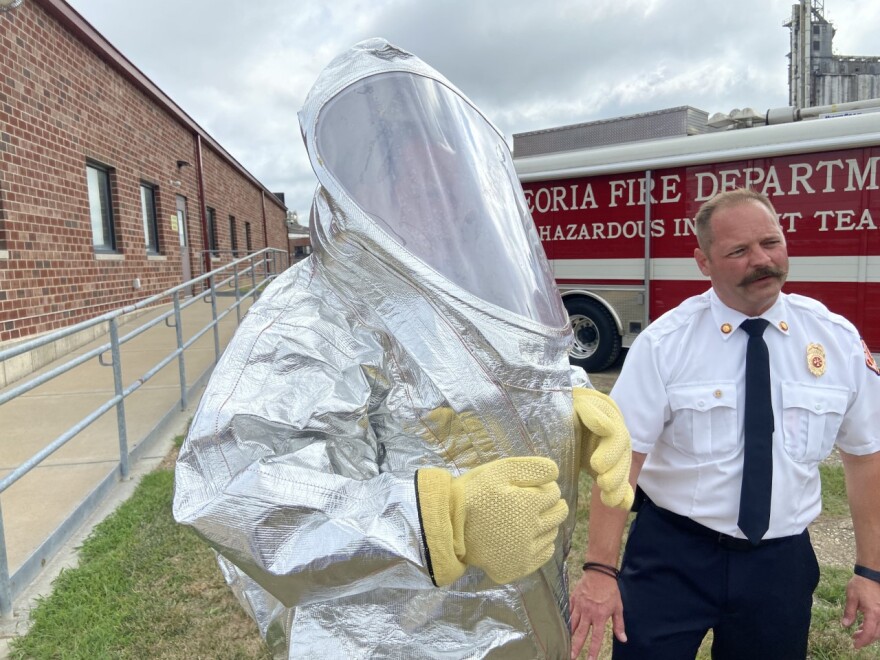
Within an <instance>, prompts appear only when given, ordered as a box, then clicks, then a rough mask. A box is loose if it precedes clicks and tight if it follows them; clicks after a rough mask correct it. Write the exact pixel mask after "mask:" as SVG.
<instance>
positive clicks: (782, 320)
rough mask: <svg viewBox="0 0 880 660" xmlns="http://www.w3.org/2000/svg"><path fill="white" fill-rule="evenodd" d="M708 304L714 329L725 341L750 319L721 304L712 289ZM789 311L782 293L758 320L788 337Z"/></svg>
mask: <svg viewBox="0 0 880 660" xmlns="http://www.w3.org/2000/svg"><path fill="white" fill-rule="evenodd" d="M709 302H710V309H711V311H712V320H713V322H714V324H715V328H716V329H717V330H718V333H719V334H720V335H721V337H722V338H723V339H725V340H726V339H728V338H729V337H731V336H732V335H733V332H734V330H736V329H737V328H738V327H739V325H740V323H742V322H743V321H745V320H746V319H747V318H751V317H749V316H746V315H745V314H743V313H742V312H738V311H736V310H735V309H731V308H730V307H728V306H727V305H725V304H724V303H723V302H721V299H720V298H719V297H718V294H716V293H715V290H714V289H710V290H709ZM789 311H790V309H789V305H788V300H787V297H786V295H785V294H784V293H780V294H779V297H778V298H776V302H775V303H773V306H772V307H771V308H770V309H768V310H767V311H766V312H764V313H763V314H761V316H760V318H762V319H766V320H767V321H769V322H770V325H771V326H772V327H774V328H776V330H778V331H779V332H781V333H782V334H783V335H786V336H788V334H789V319H790V318H791V314H790V313H789Z"/></svg>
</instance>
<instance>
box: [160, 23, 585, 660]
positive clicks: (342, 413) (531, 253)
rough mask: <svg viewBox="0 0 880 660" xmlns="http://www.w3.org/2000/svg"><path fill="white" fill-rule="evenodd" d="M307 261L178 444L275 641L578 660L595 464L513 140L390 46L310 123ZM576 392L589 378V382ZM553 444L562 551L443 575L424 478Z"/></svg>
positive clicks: (356, 654)
mask: <svg viewBox="0 0 880 660" xmlns="http://www.w3.org/2000/svg"><path fill="white" fill-rule="evenodd" d="M300 125H301V128H302V132H303V137H304V140H305V143H306V148H307V150H308V153H309V157H310V159H311V163H312V166H313V168H314V170H315V173H316V175H317V177H318V181H319V187H318V189H317V191H316V193H315V198H314V203H313V207H312V215H311V238H312V244H313V247H314V254H313V255H312V256H311V257H310V258H309V259H307V260H306V261H303V262H301V263H299V264H297V265H296V266H295V267H293V268H291V269H289V270H287V271H286V272H285V273H284V274H283V275H282V276H280V277H279V278H278V279H277V280H276V281H275V282H274V283H273V284H272V285H271V286H270V287H269V288H268V289H267V290H266V291H265V293H264V294H263V295H262V297H261V298H260V300H259V302H258V303H256V304H255V305H254V306H253V307H252V308H251V309H250V311H249V312H248V313H247V315H246V317H245V319H244V321H243V323H242V325H241V327H240V328H239V330H238V332H237V334H236V335H235V337H234V338H233V340H232V342H231V344H230V345H229V347H228V349H227V350H226V352H225V354H224V355H223V357H222V359H221V361H220V363H219V364H218V365H217V367H216V370H215V372H214V374H213V377H212V378H211V381H210V383H209V385H208V388H207V390H206V392H205V394H204V396H203V398H202V401H201V404H200V406H199V409H198V412H197V414H196V416H195V419H194V420H193V423H192V426H191V428H190V431H189V435H188V437H187V439H186V442H185V443H184V445H183V448H182V450H181V453H180V457H179V460H178V463H177V472H176V490H175V498H174V515H175V517H176V518H177V520H178V521H180V522H182V523H185V524H188V525H192V526H193V527H194V528H195V529H196V531H197V532H198V533H199V534H200V535H201V536H203V537H204V538H205V539H206V540H207V541H208V542H209V543H210V544H211V546H213V548H215V549H216V551H217V553H218V555H219V561H220V565H221V569H222V571H223V573H224V576H225V577H226V579H227V581H228V582H229V584H230V585H231V586H232V588H233V590H234V591H235V593H236V595H238V597H239V599H240V600H241V601H242V603H243V604H244V606H245V607H246V609H247V610H248V611H249V613H250V614H251V615H252V616H253V617H254V618H255V619H256V621H257V623H258V624H259V626H260V628H261V631H262V632H263V634H264V636H265V637H266V639H267V641H268V642H269V644H270V645H271V646H272V647H273V649H274V650H275V652H276V654H278V655H281V656H285V655H288V656H289V657H290V658H320V659H322V660H331V659H336V658H367V657H380V658H385V657H389V658H400V657H412V658H434V657H437V658H481V657H498V658H505V659H510V658H563V657H565V658H567V657H568V654H569V650H568V649H569V644H570V642H569V626H568V589H567V584H566V579H565V567H564V560H565V557H566V555H567V553H568V549H569V546H570V540H571V530H572V527H573V525H574V511H575V505H576V497H577V475H578V471H579V469H580V466H579V464H578V460H577V458H576V456H577V453H576V452H577V447H576V446H575V443H576V440H575V435H574V423H573V419H574V418H573V410H572V398H571V387H572V385H573V384H577V385H585V384H586V383H587V380H586V377H585V375H584V374H583V372H582V371H580V370H576V371H573V370H571V369H570V368H569V365H568V360H567V352H568V348H569V344H570V341H571V336H570V329H569V327H568V324H567V320H566V316H565V312H564V309H563V307H562V304H561V301H560V299H559V296H558V294H557V292H556V289H555V287H554V284H553V279H552V275H551V273H550V270H549V267H548V264H547V261H546V259H545V257H544V253H543V250H542V248H541V246H540V243H539V240H538V237H537V232H536V231H535V228H534V225H533V224H532V221H531V218H530V216H529V213H528V211H527V208H526V204H525V200H524V198H523V195H522V190H521V188H520V185H519V182H518V180H517V178H516V174H515V172H514V169H513V165H512V162H511V157H510V153H509V150H508V148H507V145H506V143H505V141H504V139H503V138H502V136H501V135H500V134H499V133H498V132H497V131H496V130H495V129H494V127H492V125H491V124H490V123H489V122H488V121H487V120H486V119H485V118H484V117H483V116H482V115H481V114H480V112H479V111H478V110H477V109H476V108H475V107H474V106H473V105H472V104H471V103H470V101H469V100H468V99H467V98H466V97H465V96H464V95H463V94H461V93H460V92H459V91H458V90H457V89H456V88H455V87H454V86H453V85H451V84H450V83H449V82H448V81H446V80H445V79H444V78H443V77H442V76H440V75H439V74H438V73H437V72H435V71H434V70H433V69H431V68H430V67H428V66H427V65H426V64H424V63H423V62H421V61H420V60H419V59H417V58H416V57H414V56H413V55H411V54H409V53H407V52H405V51H402V50H399V49H397V48H395V47H393V46H391V45H390V44H388V43H387V42H385V41H383V40H380V39H371V40H368V41H365V42H362V43H360V44H357V45H356V46H355V47H354V48H352V49H351V50H350V51H348V52H347V53H345V54H343V55H341V56H340V57H338V58H336V59H335V60H334V61H333V62H332V63H331V64H330V65H329V67H328V68H327V69H326V70H325V71H324V72H323V73H322V74H321V76H320V77H319V79H318V80H317V82H316V83H315V86H314V88H313V89H312V91H311V92H310V94H309V96H308V98H307V99H306V102H305V105H304V107H303V110H302V111H301V113H300ZM573 381H575V382H573ZM532 455H538V456H546V457H549V458H551V459H553V460H554V461H555V462H556V463H557V464H558V465H559V468H560V479H559V485H560V488H561V491H562V496H563V497H564V498H565V499H566V500H567V502H568V504H569V508H570V512H571V513H570V515H569V518H568V520H567V521H566V522H565V523H564V524H563V525H562V527H561V528H560V533H559V535H558V536H557V541H556V551H555V554H554V556H553V558H552V559H551V560H550V561H549V562H548V563H547V564H545V565H544V566H543V567H542V568H540V569H539V570H538V571H537V572H535V573H533V574H531V575H529V576H527V577H525V578H523V579H521V580H518V581H516V582H514V583H511V584H505V585H498V584H495V583H494V582H492V581H491V580H489V579H488V578H487V577H486V576H485V575H484V573H483V572H482V571H481V570H479V569H476V568H469V569H468V571H467V572H466V573H465V575H464V576H463V577H462V578H461V579H460V580H458V581H457V582H455V583H454V584H453V585H451V586H450V587H447V588H438V587H436V586H434V584H433V582H432V580H431V577H430V574H429V571H428V568H427V567H426V559H425V549H424V545H423V536H422V530H421V527H420V523H419V512H418V508H417V503H416V493H415V486H414V474H415V472H416V470H417V469H419V468H422V467H428V466H431V467H443V468H446V469H448V470H450V471H451V472H452V473H453V474H455V475H457V474H461V473H462V472H464V471H467V470H468V469H470V468H473V467H475V466H477V465H481V464H483V463H486V462H487V461H492V460H495V459H499V458H504V457H508V456H532Z"/></svg>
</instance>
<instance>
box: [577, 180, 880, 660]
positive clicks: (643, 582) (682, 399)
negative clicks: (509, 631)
mask: <svg viewBox="0 0 880 660" xmlns="http://www.w3.org/2000/svg"><path fill="white" fill-rule="evenodd" d="M696 227H697V240H698V243H699V247H698V248H697V249H696V250H695V253H694V256H695V258H696V261H697V265H698V266H699V268H700V270H701V271H702V273H703V274H704V275H706V276H708V277H709V278H710V279H711V282H712V288H711V289H710V290H709V291H707V292H706V293H704V294H702V295H699V296H695V297H693V298H690V299H688V300H686V301H684V302H683V303H682V304H681V305H680V306H679V307H677V308H675V309H673V310H671V311H669V312H668V313H666V314H664V315H663V316H661V317H660V318H659V319H657V320H656V321H654V322H653V323H652V324H651V325H650V326H649V327H648V328H647V329H646V330H645V331H644V332H642V333H641V335H640V336H639V337H638V339H637V340H636V341H635V342H634V343H633V346H632V348H631V349H630V351H629V354H628V355H627V359H626V362H625V364H624V367H623V370H622V371H621V374H620V377H619V379H618V381H617V383H616V384H615V387H614V389H613V390H612V398H614V399H615V401H616V402H617V404H618V405H619V406H620V409H621V410H622V411H623V414H624V419H625V420H626V423H627V425H628V428H629V430H630V432H631V434H632V444H633V462H632V471H631V476H630V481H631V483H633V484H635V483H636V482H638V486H639V492H638V493H637V495H636V507H637V508H638V515H637V516H636V518H635V520H634V522H633V524H632V527H631V530H630V535H629V539H628V541H627V546H626V550H625V552H624V557H623V563H622V565H621V568H620V574H619V581H618V580H615V579H614V577H615V575H614V566H615V565H616V561H617V557H618V552H619V547H620V537H621V534H622V531H623V527H624V524H625V520H626V514H625V513H624V512H622V511H613V510H612V509H610V508H608V507H605V506H603V505H601V504H599V503H596V504H595V505H594V506H593V508H592V510H591V516H590V534H591V535H590V542H589V548H588V551H587V559H588V561H589V562H591V564H588V566H590V565H592V566H594V567H595V566H599V567H601V566H602V565H608V566H609V567H610V569H611V570H605V571H604V573H603V571H602V569H601V568H597V569H596V570H587V571H586V572H585V573H584V576H583V578H582V579H581V580H580V582H579V583H578V585H577V586H576V588H575V590H574V592H573V594H572V600H571V603H572V629H573V648H572V657H575V656H576V655H577V653H578V652H579V651H580V649H581V647H582V645H583V644H584V642H585V640H586V638H587V636H588V634H589V632H590V629H591V628H592V636H591V640H590V656H591V657H596V654H597V653H598V650H599V646H600V644H601V639H602V634H603V631H604V627H605V623H606V622H607V620H608V618H609V617H611V618H612V628H613V630H614V634H615V638H616V639H615V642H614V658H652V660H657V659H663V658H670V659H673V658H674V659H676V660H679V659H681V658H687V657H694V656H695V654H696V652H697V649H698V648H699V646H700V644H701V642H702V640H703V638H704V636H705V634H706V632H707V631H708V630H709V629H712V630H713V644H712V657H713V658H731V659H734V658H750V659H754V658H767V659H768V660H770V659H773V660H778V659H781V658H803V657H805V656H806V653H807V634H808V631H809V626H810V607H811V604H812V593H813V590H814V589H815V587H816V584H817V583H818V579H819V567H818V564H817V562H816V557H815V554H814V553H813V549H812V546H811V544H810V539H809V535H808V532H807V531H806V529H807V525H809V524H810V522H811V521H812V520H813V519H814V518H815V517H816V516H817V515H818V514H819V513H820V511H821V506H822V502H821V488H820V480H819V464H820V463H821V461H822V460H823V459H825V458H826V457H828V455H829V454H830V453H831V451H832V449H833V448H834V446H835V444H836V445H837V448H838V449H839V451H840V456H841V459H842V461H843V467H844V470H845V473H846V483H847V493H848V497H849V502H850V509H851V512H852V519H853V526H854V528H855V537H856V568H855V575H854V576H853V578H852V579H851V581H850V583H849V585H848V587H847V596H846V608H845V613H844V617H843V625H844V626H848V625H851V624H852V623H853V622H855V621H856V620H857V614H858V613H860V614H861V624H860V626H859V627H858V629H857V630H856V632H855V634H854V635H853V640H854V646H855V647H856V648H861V647H864V646H866V645H868V644H870V643H872V642H873V641H875V640H877V639H878V637H880V489H878V487H877V484H878V483H880V372H878V369H877V366H876V364H874V360H873V359H872V358H871V354H870V352H868V351H867V347H865V346H864V343H863V342H862V341H861V340H860V338H859V334H858V332H857V331H856V329H855V328H854V327H853V325H852V324H851V323H849V322H848V321H847V320H846V319H844V318H842V317H840V316H838V315H836V314H833V313H831V312H830V311H828V309H826V308H825V307H824V306H823V305H822V304H820V303H818V302H817V301H815V300H811V299H809V298H805V297H803V296H798V295H787V294H783V293H781V288H782V285H783V283H784V282H785V279H786V276H787V275H788V267H789V263H788V254H787V251H786V245H785V238H784V236H783V233H782V230H781V228H780V225H779V221H778V218H777V214H776V212H775V210H774V208H773V206H772V204H771V203H770V201H769V199H768V198H767V197H765V196H763V195H760V194H758V193H755V192H752V191H749V190H735V191H729V192H724V193H721V194H719V195H717V196H716V197H714V198H713V199H711V200H709V201H708V202H706V203H705V204H704V205H703V206H702V208H701V209H700V211H699V212H698V213H697V216H696ZM621 599H622V602H621ZM624 617H625V620H626V626H625V629H624Z"/></svg>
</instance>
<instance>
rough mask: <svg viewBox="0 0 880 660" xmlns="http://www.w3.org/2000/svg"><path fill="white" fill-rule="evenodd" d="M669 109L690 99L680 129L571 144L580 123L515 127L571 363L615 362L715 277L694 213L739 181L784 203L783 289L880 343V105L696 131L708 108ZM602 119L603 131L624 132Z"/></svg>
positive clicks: (780, 206)
mask: <svg viewBox="0 0 880 660" xmlns="http://www.w3.org/2000/svg"><path fill="white" fill-rule="evenodd" d="M672 110H685V112H684V113H683V119H682V126H683V127H684V129H683V131H682V132H683V133H684V134H683V135H680V136H678V137H664V138H662V139H658V138H651V139H638V140H636V141H630V142H625V143H622V144H604V145H601V146H592V147H588V148H581V147H575V148H571V143H572V137H573V136H574V138H576V137H577V131H576V129H577V128H578V127H563V129H561V130H564V131H567V134H566V135H563V136H560V135H558V134H554V131H557V130H560V129H550V130H549V131H539V132H536V133H530V134H519V135H516V136H514V156H515V158H514V163H515V166H516V170H517V173H518V175H519V177H520V180H521V181H522V183H523V188H524V190H525V194H526V200H527V201H528V204H529V208H530V210H531V212H532V216H533V218H534V221H535V223H536V225H537V228H538V233H539V235H540V237H541V241H542V243H543V245H544V249H545V250H546V252H547V257H548V259H549V260H550V263H551V264H552V267H553V269H554V272H555V276H556V280H557V283H558V285H559V288H560V291H561V293H562V296H563V300H564V302H565V306H566V308H567V310H568V313H569V316H570V317H571V321H572V326H573V328H574V331H575V336H576V340H575V343H574V346H573V348H572V353H571V358H572V361H573V362H575V363H576V364H580V365H581V366H583V367H584V368H585V369H586V370H587V371H600V370H602V369H605V368H607V367H608V366H609V365H611V364H612V363H614V362H615V361H616V360H617V358H618V356H619V354H620V352H621V348H622V347H628V346H629V345H630V344H631V343H632V341H633V339H634V338H635V336H636V335H637V334H638V333H639V332H640V331H641V329H642V328H644V327H645V326H646V325H647V324H648V323H650V322H651V320H652V319H656V318H657V317H658V316H659V315H660V314H662V313H663V312H665V311H667V310H669V309H671V308H672V307H674V306H675V305H677V304H678V303H680V302H681V301H682V300H684V299H685V298H687V297H688V296H691V295H695V294H698V293H701V292H703V291H705V290H706V289H707V288H708V287H709V282H708V280H707V279H706V278H705V277H704V276H703V275H702V274H701V273H700V271H699V269H698V268H697V265H696V263H695V261H694V258H693V253H694V248H695V247H696V237H695V234H694V223H693V217H694V215H695V213H696V211H697V209H698V208H699V206H700V205H701V204H702V203H703V202H704V201H706V200H707V199H709V198H710V197H711V196H712V195H714V194H715V193H717V192H719V191H722V190H728V189H733V188H737V187H751V188H753V189H756V190H758V191H761V192H763V193H765V194H767V195H768V196H769V197H770V199H771V200H772V201H773V204H774V206H775V207H776V210H777V211H778V213H779V216H780V222H781V224H782V229H783V231H784V233H785V237H786V240H787V243H788V250H789V256H790V260H791V272H790V274H789V278H788V282H787V283H786V285H785V288H784V290H785V291H787V292H789V293H800V294H804V295H808V296H811V297H814V298H817V299H819V300H821V301H822V302H823V303H825V304H826V305H827V306H828V307H829V308H830V309H831V310H832V311H835V312H837V313H839V314H842V315H844V316H845V317H847V318H848V319H849V320H850V321H852V322H853V323H854V324H855V325H856V327H858V328H859V330H860V331H861V333H862V335H863V337H864V339H865V341H866V342H867V344H868V346H870V347H871V349H872V350H873V351H878V350H880V174H878V169H880V168H878V161H880V112H865V113H864V114H856V115H852V116H835V117H828V118H819V117H821V115H817V118H815V119H809V120H804V121H794V120H796V119H797V118H798V117H797V112H796V111H793V110H791V117H790V119H789V123H782V124H775V123H772V122H774V121H778V120H779V117H780V115H779V112H778V111H776V114H775V115H774V114H772V112H773V111H771V112H770V113H768V114H767V115H766V117H765V118H764V121H763V122H762V123H763V125H761V126H756V127H751V128H743V129H737V130H723V131H715V132H702V133H699V134H688V133H693V132H695V130H696V132H699V131H701V130H703V129H705V128H706V125H705V115H706V113H703V112H702V111H696V112H697V113H702V117H698V118H697V121H694V117H693V113H692V112H690V111H692V110H694V109H692V108H688V107H687V106H685V107H684V108H680V109H672ZM662 112H666V111H662ZM839 114H844V113H839ZM642 117H645V115H639V116H634V118H642ZM624 119H627V118H624ZM649 119H650V118H649ZM664 119H669V117H668V116H664ZM701 122H702V124H703V126H702V127H700V126H697V128H696V129H694V128H693V126H694V125H695V124H697V125H699V124H700V123H701ZM605 123H607V122H600V124H605ZM595 124H596V123H594V124H593V126H595ZM590 126H591V125H589V124H586V125H581V127H590ZM644 126H645V125H642V126H641V129H640V127H639V126H638V125H636V126H635V128H636V129H638V130H636V131H635V133H638V132H639V130H642V129H644ZM599 128H601V129H602V130H601V131H600V135H599V138H600V139H599V141H600V142H601V141H602V140H613V139H616V137H615V134H616V133H619V130H617V129H616V128H614V127H609V126H600V127H599ZM572 129H575V130H574V131H573V130H572ZM593 132H594V134H595V131H593ZM642 132H643V133H644V130H643V131H642ZM648 133H650V130H648ZM526 138H530V139H533V140H536V141H537V142H534V141H533V143H528V142H525V141H524V140H526ZM517 140H520V147H522V145H525V146H526V147H528V148H527V149H523V148H518V144H517ZM574 142H575V143H576V142H577V140H574ZM581 142H582V143H583V140H582V141H581ZM535 144H537V145H538V146H537V148H535ZM548 145H549V149H548ZM529 149H531V150H532V151H535V152H537V153H535V154H534V155H530V154H528V151H529ZM523 151H525V152H526V155H523ZM541 151H544V153H540V152H541Z"/></svg>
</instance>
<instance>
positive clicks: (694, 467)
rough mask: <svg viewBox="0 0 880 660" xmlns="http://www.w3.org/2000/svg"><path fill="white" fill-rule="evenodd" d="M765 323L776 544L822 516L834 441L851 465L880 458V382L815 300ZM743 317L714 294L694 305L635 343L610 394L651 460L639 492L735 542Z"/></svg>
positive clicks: (791, 303) (792, 305)
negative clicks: (825, 468)
mask: <svg viewBox="0 0 880 660" xmlns="http://www.w3.org/2000/svg"><path fill="white" fill-rule="evenodd" d="M762 317H763V318H765V319H767V320H768V321H769V322H770V325H769V326H768V327H767V329H766V330H765V332H764V339H765V341H766V343H767V347H768V350H769V352H770V377H771V390H772V400H773V411H774V425H775V430H774V433H773V494H772V499H771V506H770V528H769V530H768V531H767V533H766V534H765V535H764V538H774V537H779V536H790V535H792V534H799V533H800V532H802V531H803V530H804V529H805V528H806V526H807V525H808V524H809V523H810V522H811V521H812V520H813V519H814V518H815V517H816V516H817V515H819V513H820V511H821V506H822V503H821V490H820V482H819V469H818V465H819V462H820V461H821V460H822V459H824V458H826V457H827V456H828V455H829V453H830V452H831V450H832V448H833V446H834V444H835V441H836V443H837V445H838V446H839V447H840V448H841V449H843V450H844V451H846V452H847V453H850V454H857V455H863V454H870V453H873V452H876V451H880V375H878V374H877V373H876V372H875V371H874V370H873V369H872V368H871V367H870V366H869V365H868V364H866V354H865V350H864V348H863V344H862V342H861V340H860V338H859V335H858V332H857V331H856V329H855V328H854V327H853V325H852V324H851V323H850V322H849V321H847V320H846V319H844V318H843V317H841V316H838V315H836V314H832V313H831V312H829V311H828V309H827V308H826V307H825V306H824V305H822V304H821V303H819V302H817V301H815V300H812V299H810V298H805V297H803V296H797V295H785V294H782V295H780V297H779V299H778V300H777V301H776V303H775V304H774V306H773V307H772V308H770V309H769V310H767V311H766V312H765V313H764V314H763V315H762ZM746 318H747V317H746V316H744V315H743V314H741V313H740V312H737V311H734V310H732V309H730V308H729V307H727V306H726V305H724V304H723V303H722V302H721V301H720V300H719V299H718V297H717V295H716V294H715V292H714V291H712V290H709V291H707V292H706V293H704V294H702V295H700V296H694V297H693V298H689V299H688V300H686V301H684V302H683V303H682V304H681V305H680V306H678V307H677V308H675V309H673V310H671V311H669V312H667V313H666V314H664V315H663V316H661V317H660V318H659V319H657V320H656V321H654V322H653V323H652V324H651V325H650V326H648V328H647V329H646V330H644V331H643V332H642V333H641V334H640V335H639V337H638V338H637V339H636V341H635V342H634V343H633V346H632V348H630V350H629V354H628V355H627V357H626V362H625V364H624V368H623V370H622V372H621V374H620V377H619V378H618V380H617V383H616V384H615V386H614V389H613V390H612V392H611V396H612V397H613V398H614V399H615V401H616V402H617V403H618V405H619V406H620V409H621V411H622V412H623V416H624V419H625V421H626V424H627V427H628V428H629V431H630V433H631V435H632V445H633V450H634V451H637V452H643V453H646V454H648V457H647V459H646V460H645V464H644V467H643V468H642V472H641V475H640V477H639V485H640V486H641V487H642V489H643V490H644V491H645V493H647V494H648V496H649V497H650V498H651V499H652V500H653V501H654V502H655V503H656V504H657V505H658V506H660V507H663V508H664V509H668V510H670V511H674V512H675V513H678V514H680V515H683V516H688V517H689V518H692V519H694V520H696V521H697V522H699V523H701V524H703V525H705V526H707V527H710V528H712V529H714V530H716V531H719V532H723V533H725V534H729V535H731V536H736V537H739V538H743V537H744V535H743V533H742V532H741V531H740V530H739V528H738V527H737V525H736V521H737V517H738V513H739V497H740V485H741V481H742V461H743V402H744V399H745V359H746V358H745V356H746V343H747V341H748V335H747V334H746V332H745V331H744V330H741V329H739V324H740V323H741V322H742V321H743V320H745V319H746ZM811 344H818V347H816V346H814V347H813V348H812V351H811V353H810V357H811V358H814V359H813V371H811V369H810V366H809V364H808V347H809V346H810V345H811ZM820 354H821V355H820ZM816 355H820V357H819V358H816Z"/></svg>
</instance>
